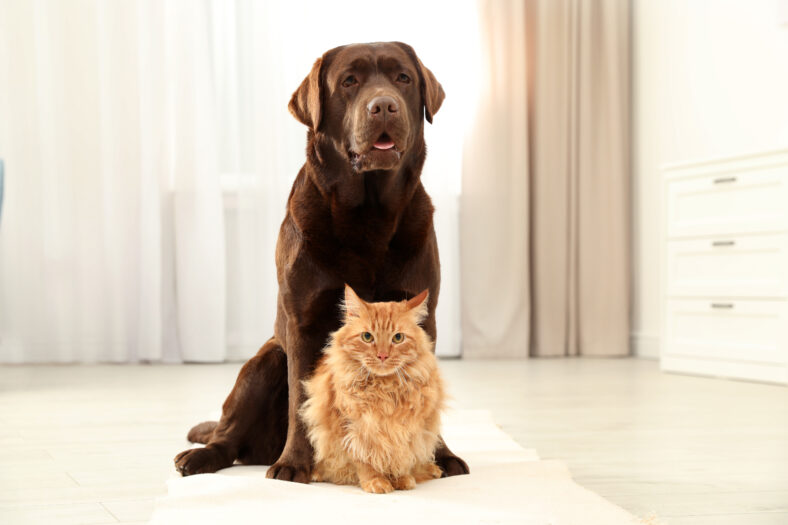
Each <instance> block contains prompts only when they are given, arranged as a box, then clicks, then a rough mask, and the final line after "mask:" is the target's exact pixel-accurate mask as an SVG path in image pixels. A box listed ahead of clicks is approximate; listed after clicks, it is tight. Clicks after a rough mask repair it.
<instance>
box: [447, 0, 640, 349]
mask: <svg viewBox="0 0 788 525" xmlns="http://www.w3.org/2000/svg"><path fill="white" fill-rule="evenodd" d="M629 10H630V7H629V3H628V2H627V1H625V0H593V1H592V0H528V1H526V2H524V3H523V2H508V1H496V0H481V1H480V3H479V11H480V17H481V29H480V33H481V34H480V36H481V40H482V44H483V49H482V56H483V57H484V59H485V68H486V71H485V73H484V74H483V75H482V79H483V80H482V84H481V86H480V104H479V111H478V114H477V115H476V122H475V125H474V126H473V127H472V130H473V131H472V132H471V134H470V135H469V136H468V140H467V144H466V151H465V158H464V166H463V197H462V207H461V219H460V220H461V229H460V231H461V262H462V265H461V266H462V276H461V280H462V290H463V298H462V324H463V355H464V356H466V357H526V356H528V355H534V356H564V355H597V356H603V355H604V356H621V355H628V354H629V344H628V341H629V281H630V278H629V253H630V251H629V208H628V206H629V204H628V203H629V53H630V32H629Z"/></svg>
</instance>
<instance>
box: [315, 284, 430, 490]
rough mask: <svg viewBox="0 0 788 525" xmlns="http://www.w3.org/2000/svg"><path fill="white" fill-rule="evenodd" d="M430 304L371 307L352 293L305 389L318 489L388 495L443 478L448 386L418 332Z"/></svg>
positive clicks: (419, 299)
mask: <svg viewBox="0 0 788 525" xmlns="http://www.w3.org/2000/svg"><path fill="white" fill-rule="evenodd" d="M427 296H428V292H427V290H425V291H423V292H422V293H420V294H419V295H418V296H416V297H414V298H413V299H410V300H408V301H402V302H399V303H396V302H391V303H367V302H364V301H362V300H361V299H360V298H359V297H358V296H357V295H356V294H355V292H354V291H353V290H352V289H351V288H350V287H349V286H346V287H345V324H344V326H342V328H340V329H339V330H337V331H336V332H334V333H333V334H332V335H331V340H330V343H329V345H328V346H327V347H326V349H325V350H324V352H325V356H324V357H323V358H322V359H321V361H320V362H319V364H318V366H317V369H316V370H315V373H314V375H313V376H312V377H311V378H310V379H309V380H307V381H305V382H304V386H305V388H306V394H307V401H306V402H305V403H304V405H303V406H302V408H301V417H302V419H303V420H304V422H305V423H306V426H307V428H308V436H309V439H310V441H311V442H312V446H313V447H314V449H315V469H314V472H313V475H312V479H313V480H314V481H330V482H333V483H338V484H345V485H361V488H363V489H364V490H365V491H367V492H374V493H378V494H382V493H386V492H391V491H393V490H394V489H399V490H408V489H412V488H413V487H415V486H416V483H419V482H421V481H426V480H428V479H433V478H438V477H440V476H441V471H440V469H439V468H438V467H437V465H435V463H434V461H433V460H434V452H435V447H436V446H437V444H438V440H439V439H440V438H439V430H440V411H441V409H442V408H443V403H444V391H443V381H442V379H441V376H440V373H439V372H438V363H437V361H436V359H435V356H434V355H433V353H432V345H433V343H432V341H431V340H430V337H429V336H428V335H427V334H426V332H424V330H423V329H422V328H421V327H420V326H419V323H420V322H421V321H422V320H423V319H424V317H425V316H426V315H427Z"/></svg>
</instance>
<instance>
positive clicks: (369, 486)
mask: <svg viewBox="0 0 788 525" xmlns="http://www.w3.org/2000/svg"><path fill="white" fill-rule="evenodd" d="M361 488H362V489H364V491H365V492H371V493H373V494H388V493H389V492H394V487H393V486H392V485H391V482H390V481H389V480H387V479H386V478H371V479H366V480H364V481H362V482H361Z"/></svg>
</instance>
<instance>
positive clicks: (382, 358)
mask: <svg viewBox="0 0 788 525" xmlns="http://www.w3.org/2000/svg"><path fill="white" fill-rule="evenodd" d="M388 358H389V356H387V355H386V354H378V359H380V362H381V363H382V362H383V361H385V360H386V359H388Z"/></svg>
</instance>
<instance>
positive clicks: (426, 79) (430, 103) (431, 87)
mask: <svg viewBox="0 0 788 525" xmlns="http://www.w3.org/2000/svg"><path fill="white" fill-rule="evenodd" d="M397 44H398V45H399V46H400V47H401V48H402V49H404V50H405V52H406V53H407V54H408V56H410V58H411V60H413V63H414V64H415V65H416V68H417V69H418V73H419V83H420V84H421V101H422V104H423V105H424V118H426V119H427V122H429V123H430V124H432V116H433V115H434V114H435V113H437V112H438V110H439V109H440V108H441V104H443V99H444V98H446V93H444V92H443V86H441V85H440V82H438V79H436V78H435V75H433V74H432V71H430V70H429V69H427V66H425V65H424V64H422V62H421V60H420V59H419V57H418V56H416V52H415V51H414V50H413V48H412V47H410V46H409V45H408V44H403V43H402V42H397Z"/></svg>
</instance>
